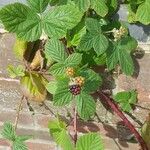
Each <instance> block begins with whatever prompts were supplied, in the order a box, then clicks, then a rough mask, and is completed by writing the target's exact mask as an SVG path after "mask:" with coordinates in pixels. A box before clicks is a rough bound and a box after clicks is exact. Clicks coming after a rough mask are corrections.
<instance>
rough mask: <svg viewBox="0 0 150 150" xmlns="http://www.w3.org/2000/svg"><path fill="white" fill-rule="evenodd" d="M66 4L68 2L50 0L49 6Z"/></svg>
mask: <svg viewBox="0 0 150 150" xmlns="http://www.w3.org/2000/svg"><path fill="white" fill-rule="evenodd" d="M67 3H68V0H50V5H51V6H60V5H66V4H67Z"/></svg>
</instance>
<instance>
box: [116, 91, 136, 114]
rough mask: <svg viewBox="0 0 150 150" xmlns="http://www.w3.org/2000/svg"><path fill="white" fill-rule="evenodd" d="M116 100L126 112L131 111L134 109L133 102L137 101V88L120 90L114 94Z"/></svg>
mask: <svg viewBox="0 0 150 150" xmlns="http://www.w3.org/2000/svg"><path fill="white" fill-rule="evenodd" d="M114 99H115V101H116V102H118V103H119V104H120V106H121V108H122V110H123V111H125V112H130V111H131V110H132V106H131V105H133V104H135V103H136V102H137V93H136V91H135V90H131V91H129V92H126V91H124V92H119V93H117V94H116V95H115V96H114Z"/></svg>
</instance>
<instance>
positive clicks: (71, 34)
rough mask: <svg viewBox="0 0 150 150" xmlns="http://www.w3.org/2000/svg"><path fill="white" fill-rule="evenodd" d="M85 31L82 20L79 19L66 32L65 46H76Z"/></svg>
mask: <svg viewBox="0 0 150 150" xmlns="http://www.w3.org/2000/svg"><path fill="white" fill-rule="evenodd" d="M85 33H86V27H85V22H84V20H81V22H79V23H78V24H77V26H75V27H74V28H73V29H72V30H71V31H68V34H67V46H68V47H70V46H78V45H79V43H80V41H81V38H82V36H83V35H84V34H85Z"/></svg>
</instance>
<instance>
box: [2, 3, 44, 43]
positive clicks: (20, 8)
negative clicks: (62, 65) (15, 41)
mask: <svg viewBox="0 0 150 150" xmlns="http://www.w3.org/2000/svg"><path fill="white" fill-rule="evenodd" d="M0 19H1V20H2V22H3V24H4V26H5V28H6V30H8V31H9V32H13V33H16V34H17V36H18V38H20V39H22V40H25V41H35V40H37V39H39V38H40V36H41V34H42V25H41V20H40V17H39V16H38V15H37V14H36V13H35V12H33V11H32V10H31V9H30V8H29V7H27V6H26V5H24V4H20V3H14V4H10V5H6V6H5V7H3V8H2V9H1V10H0Z"/></svg>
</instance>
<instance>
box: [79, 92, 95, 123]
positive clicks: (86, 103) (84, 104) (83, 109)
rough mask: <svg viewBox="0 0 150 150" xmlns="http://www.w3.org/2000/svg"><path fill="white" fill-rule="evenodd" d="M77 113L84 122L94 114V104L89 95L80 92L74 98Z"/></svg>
mask: <svg viewBox="0 0 150 150" xmlns="http://www.w3.org/2000/svg"><path fill="white" fill-rule="evenodd" d="M76 100H77V111H78V114H79V116H80V117H81V118H82V119H84V120H89V119H90V118H91V117H92V116H94V114H95V112H96V104H95V101H94V99H93V97H91V96H90V95H89V94H87V93H84V92H82V93H81V94H80V95H78V96H77V97H76Z"/></svg>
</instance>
